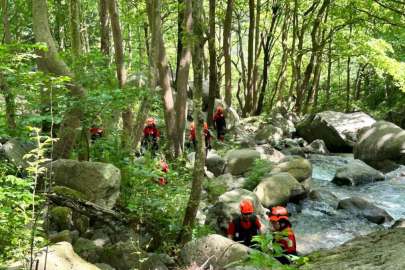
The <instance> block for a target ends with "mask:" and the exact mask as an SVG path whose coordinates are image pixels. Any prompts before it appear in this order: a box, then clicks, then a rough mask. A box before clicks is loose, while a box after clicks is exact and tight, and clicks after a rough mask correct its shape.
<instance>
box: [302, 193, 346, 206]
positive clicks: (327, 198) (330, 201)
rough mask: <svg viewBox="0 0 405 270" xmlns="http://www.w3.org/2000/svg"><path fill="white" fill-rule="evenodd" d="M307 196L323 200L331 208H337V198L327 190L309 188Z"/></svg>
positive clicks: (314, 199)
mask: <svg viewBox="0 0 405 270" xmlns="http://www.w3.org/2000/svg"><path fill="white" fill-rule="evenodd" d="M309 198H310V199H311V200H313V201H319V202H324V203H326V204H327V205H329V206H330V207H331V208H333V209H337V206H338V204H339V198H338V197H337V196H336V195H335V194H333V193H332V192H330V191H327V190H311V192H309Z"/></svg>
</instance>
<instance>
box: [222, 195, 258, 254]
mask: <svg viewBox="0 0 405 270" xmlns="http://www.w3.org/2000/svg"><path fill="white" fill-rule="evenodd" d="M239 209H240V216H238V217H237V218H235V219H233V220H232V222H231V223H230V224H229V227H228V230H227V234H228V238H229V239H232V240H233V241H235V242H241V244H243V245H245V246H248V247H252V246H253V245H254V243H252V237H253V236H255V235H259V234H260V235H263V232H262V229H261V227H262V225H261V224H260V221H259V219H258V218H257V217H256V216H255V215H254V214H253V211H254V208H253V204H252V202H251V201H249V200H247V199H244V200H242V202H241V203H240V204H239Z"/></svg>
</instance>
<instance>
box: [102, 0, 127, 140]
mask: <svg viewBox="0 0 405 270" xmlns="http://www.w3.org/2000/svg"><path fill="white" fill-rule="evenodd" d="M108 12H109V14H110V18H111V28H112V32H113V39H114V55H115V66H116V71H117V78H118V87H119V88H120V89H121V90H124V87H125V84H126V82H127V73H126V70H125V61H124V50H123V48H122V36H121V27H120V21H119V17H118V9H117V2H116V0H108ZM131 107H132V106H131V104H128V105H127V106H126V109H124V111H123V112H122V122H123V127H122V141H121V144H122V148H125V147H127V146H128V145H129V140H130V138H131V137H132V136H131V135H132V108H131Z"/></svg>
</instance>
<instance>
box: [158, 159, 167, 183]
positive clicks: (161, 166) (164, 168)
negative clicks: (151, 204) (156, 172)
mask: <svg viewBox="0 0 405 270" xmlns="http://www.w3.org/2000/svg"><path fill="white" fill-rule="evenodd" d="M157 168H158V169H161V170H162V172H164V175H163V176H162V177H161V178H159V179H158V180H159V183H160V185H161V186H166V185H167V175H166V174H167V173H168V172H169V166H168V165H167V164H166V162H164V161H163V160H161V161H159V162H158V164H157Z"/></svg>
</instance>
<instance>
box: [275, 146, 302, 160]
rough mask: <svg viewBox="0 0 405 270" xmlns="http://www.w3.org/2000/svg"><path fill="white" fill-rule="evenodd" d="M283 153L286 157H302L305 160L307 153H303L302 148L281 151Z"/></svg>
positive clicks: (289, 148)
mask: <svg viewBox="0 0 405 270" xmlns="http://www.w3.org/2000/svg"><path fill="white" fill-rule="evenodd" d="M281 153H283V154H284V155H286V156H300V157H303V158H305V153H304V151H302V149H301V147H288V148H285V149H283V150H281Z"/></svg>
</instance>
